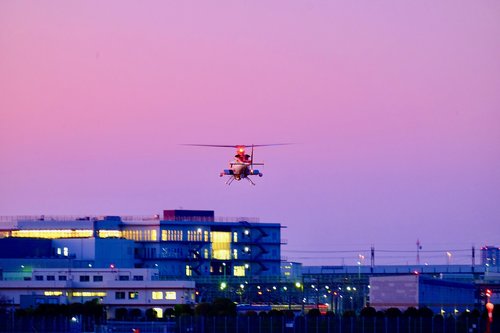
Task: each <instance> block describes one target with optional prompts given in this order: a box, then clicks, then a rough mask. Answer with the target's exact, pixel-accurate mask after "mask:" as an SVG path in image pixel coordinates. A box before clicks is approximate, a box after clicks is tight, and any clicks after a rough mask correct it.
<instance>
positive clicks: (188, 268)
mask: <svg viewBox="0 0 500 333" xmlns="http://www.w3.org/2000/svg"><path fill="white" fill-rule="evenodd" d="M191 275H193V271H192V270H191V266H189V265H186V276H191Z"/></svg>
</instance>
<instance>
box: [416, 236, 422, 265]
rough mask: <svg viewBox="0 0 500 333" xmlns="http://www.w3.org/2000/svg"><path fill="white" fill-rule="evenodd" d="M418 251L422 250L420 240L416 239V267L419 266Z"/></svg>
mask: <svg viewBox="0 0 500 333" xmlns="http://www.w3.org/2000/svg"><path fill="white" fill-rule="evenodd" d="M420 250H422V246H421V245H420V239H417V265H420Z"/></svg>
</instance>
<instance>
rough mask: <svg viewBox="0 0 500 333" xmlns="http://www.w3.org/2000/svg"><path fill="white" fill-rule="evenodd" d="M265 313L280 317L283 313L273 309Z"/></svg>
mask: <svg viewBox="0 0 500 333" xmlns="http://www.w3.org/2000/svg"><path fill="white" fill-rule="evenodd" d="M267 315H268V316H269V317H282V316H283V313H282V312H281V311H279V310H276V309H273V310H270V311H269V313H268V314H267Z"/></svg>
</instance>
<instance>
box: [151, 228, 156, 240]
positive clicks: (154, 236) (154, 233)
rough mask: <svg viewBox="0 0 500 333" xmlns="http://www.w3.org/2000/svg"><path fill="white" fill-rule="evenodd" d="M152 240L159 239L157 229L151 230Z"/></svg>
mask: <svg viewBox="0 0 500 333" xmlns="http://www.w3.org/2000/svg"><path fill="white" fill-rule="evenodd" d="M151 240H152V241H157V240H158V233H157V232H156V230H151Z"/></svg>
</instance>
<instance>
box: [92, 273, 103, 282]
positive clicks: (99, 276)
mask: <svg viewBox="0 0 500 333" xmlns="http://www.w3.org/2000/svg"><path fill="white" fill-rule="evenodd" d="M93 280H94V282H102V275H94V277H93Z"/></svg>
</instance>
